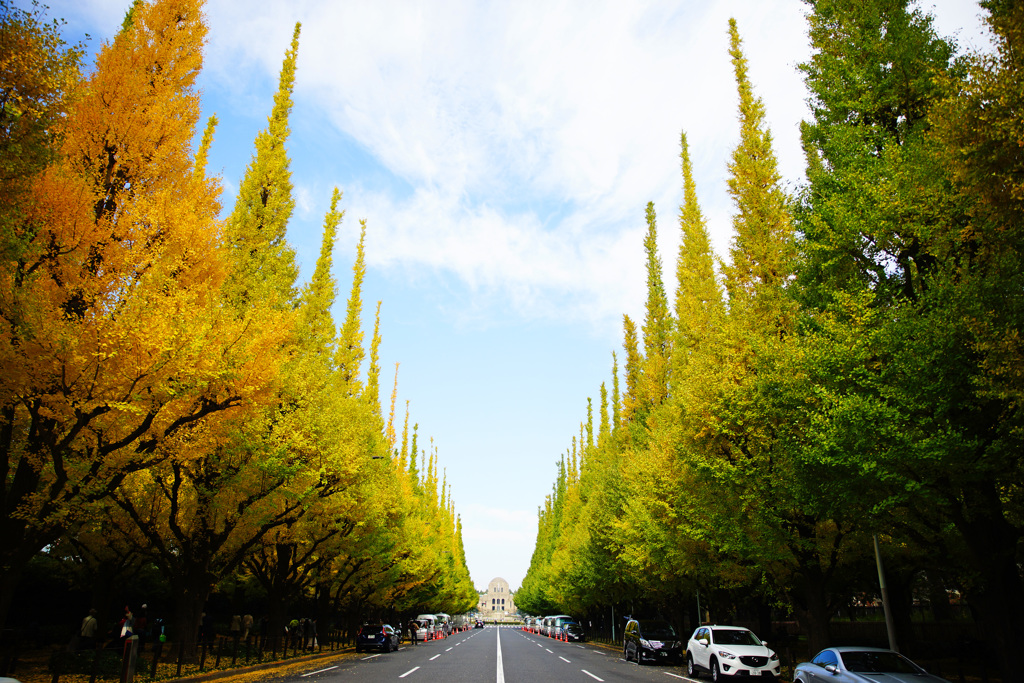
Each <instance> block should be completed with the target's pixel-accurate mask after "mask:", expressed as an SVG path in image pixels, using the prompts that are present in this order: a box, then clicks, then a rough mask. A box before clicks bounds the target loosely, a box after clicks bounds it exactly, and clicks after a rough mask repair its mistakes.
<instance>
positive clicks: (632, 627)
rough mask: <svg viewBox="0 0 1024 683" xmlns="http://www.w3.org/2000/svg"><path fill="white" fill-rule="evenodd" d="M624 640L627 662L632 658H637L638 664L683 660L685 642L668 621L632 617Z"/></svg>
mask: <svg viewBox="0 0 1024 683" xmlns="http://www.w3.org/2000/svg"><path fill="white" fill-rule="evenodd" d="M622 641H623V642H622V657H623V659H625V660H626V661H627V662H628V661H629V660H630V659H635V660H636V663H637V664H643V663H644V662H645V661H654V662H673V663H679V662H681V661H683V644H682V642H680V640H679V636H678V635H676V630H675V629H674V628H672V624H670V623H668V622H667V621H660V620H655V619H630V620H629V622H628V623H627V624H626V630H625V632H623V634H622Z"/></svg>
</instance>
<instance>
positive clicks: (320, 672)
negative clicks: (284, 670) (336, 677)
mask: <svg viewBox="0 0 1024 683" xmlns="http://www.w3.org/2000/svg"><path fill="white" fill-rule="evenodd" d="M337 668H338V667H336V666H329V667H327V668H326V669H319V670H317V671H310V672H309V673H308V674H302V678H305V677H306V676H315V675H316V674H322V673H323V672H325V671H330V670H331V669H337Z"/></svg>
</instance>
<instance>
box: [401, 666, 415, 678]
mask: <svg viewBox="0 0 1024 683" xmlns="http://www.w3.org/2000/svg"><path fill="white" fill-rule="evenodd" d="M416 669H419V667H418V666H417V667H416V668H415V669H409V670H408V671H406V672H405V673H404V674H402V675H401V676H399V678H405V677H406V676H408V675H409V674H411V673H412V672H413V671H416Z"/></svg>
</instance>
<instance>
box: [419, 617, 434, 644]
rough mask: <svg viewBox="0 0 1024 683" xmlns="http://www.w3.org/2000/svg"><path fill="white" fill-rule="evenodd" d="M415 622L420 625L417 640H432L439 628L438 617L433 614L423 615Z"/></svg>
mask: <svg viewBox="0 0 1024 683" xmlns="http://www.w3.org/2000/svg"><path fill="white" fill-rule="evenodd" d="M415 621H418V622H419V624H420V630H419V631H417V632H416V640H430V638H432V637H433V635H434V629H435V628H436V626H437V617H436V616H434V615H433V614H421V615H419V616H418V617H416V619H415Z"/></svg>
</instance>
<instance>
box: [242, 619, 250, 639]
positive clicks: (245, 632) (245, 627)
mask: <svg viewBox="0 0 1024 683" xmlns="http://www.w3.org/2000/svg"><path fill="white" fill-rule="evenodd" d="M251 630H252V615H251V614H246V615H245V616H244V617H242V640H246V639H247V638H248V637H249V631H251Z"/></svg>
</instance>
